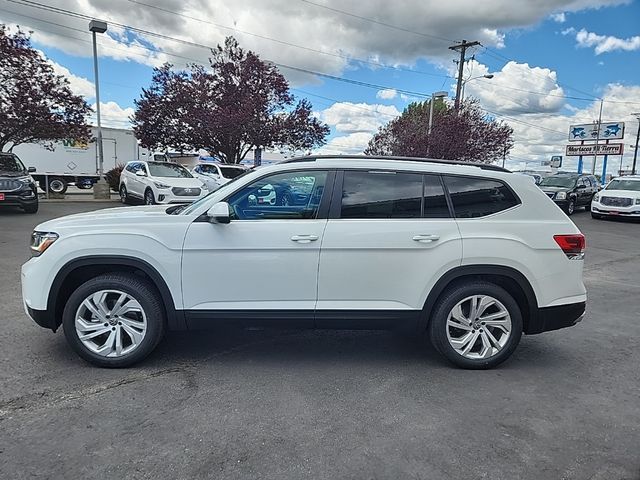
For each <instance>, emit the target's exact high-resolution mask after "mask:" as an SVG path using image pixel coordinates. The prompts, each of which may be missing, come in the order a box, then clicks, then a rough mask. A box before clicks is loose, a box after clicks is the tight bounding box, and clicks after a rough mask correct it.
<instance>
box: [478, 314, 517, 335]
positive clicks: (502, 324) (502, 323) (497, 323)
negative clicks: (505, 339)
mask: <svg viewBox="0 0 640 480" xmlns="http://www.w3.org/2000/svg"><path fill="white" fill-rule="evenodd" d="M483 322H484V323H485V324H486V326H487V327H494V328H499V329H500V330H502V331H503V332H504V333H509V332H510V331H511V319H510V318H509V317H505V318H503V319H501V320H483Z"/></svg>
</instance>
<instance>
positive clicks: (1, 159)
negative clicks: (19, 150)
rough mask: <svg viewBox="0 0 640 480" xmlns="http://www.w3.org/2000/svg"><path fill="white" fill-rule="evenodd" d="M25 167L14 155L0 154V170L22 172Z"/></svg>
mask: <svg viewBox="0 0 640 480" xmlns="http://www.w3.org/2000/svg"><path fill="white" fill-rule="evenodd" d="M25 170H26V168H24V165H23V164H22V162H21V161H20V159H19V158H18V157H16V156H14V155H0V172H24V171H25Z"/></svg>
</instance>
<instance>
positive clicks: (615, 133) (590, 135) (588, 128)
mask: <svg viewBox="0 0 640 480" xmlns="http://www.w3.org/2000/svg"><path fill="white" fill-rule="evenodd" d="M598 133H599V134H598ZM623 138H624V122H602V123H601V124H600V129H599V130H598V125H597V124H596V123H583V124H580V125H571V126H570V127H569V141H570V142H579V141H582V140H598V139H600V140H622V139H623Z"/></svg>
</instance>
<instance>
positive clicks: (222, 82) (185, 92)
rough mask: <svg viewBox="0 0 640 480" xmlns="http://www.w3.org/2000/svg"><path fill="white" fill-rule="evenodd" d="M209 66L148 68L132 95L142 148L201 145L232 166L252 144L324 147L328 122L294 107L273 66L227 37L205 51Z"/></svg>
mask: <svg viewBox="0 0 640 480" xmlns="http://www.w3.org/2000/svg"><path fill="white" fill-rule="evenodd" d="M209 62H210V68H204V67H202V66H198V65H190V66H189V71H188V72H185V71H175V70H173V68H172V65H170V64H165V65H164V66H162V67H161V68H157V69H155V70H154V74H153V78H152V81H151V86H150V87H149V88H148V89H143V91H142V95H141V97H140V99H139V100H136V102H135V104H136V112H135V114H134V117H133V123H134V131H135V133H136V136H137V137H138V138H139V139H140V142H141V144H142V146H144V147H147V148H165V149H166V148H171V149H176V150H180V151H183V150H186V149H201V148H202V149H205V150H207V151H209V153H210V154H212V155H214V156H216V157H219V158H221V159H222V160H224V161H226V162H228V163H239V162H240V161H241V160H242V159H244V158H245V156H246V155H247V153H249V151H251V150H252V149H253V148H255V147H265V148H285V149H289V150H292V151H303V150H309V149H311V148H313V147H314V146H319V145H323V144H324V138H325V137H326V136H327V135H328V134H329V127H328V126H326V125H324V124H323V123H321V122H320V121H318V120H317V119H316V118H314V117H313V116H312V108H311V104H310V103H309V102H308V101H306V100H302V101H300V102H298V103H297V104H295V100H294V97H293V96H292V95H291V94H290V93H289V84H288V82H287V80H286V79H285V78H284V76H283V75H282V74H281V73H280V72H279V71H278V69H277V68H276V67H275V66H274V65H272V64H269V63H266V62H264V61H262V60H261V59H260V58H259V57H258V56H257V55H256V54H255V53H253V52H250V51H245V50H243V49H242V48H240V46H239V45H238V42H237V41H236V40H235V39H233V38H232V37H228V38H227V39H226V40H225V44H224V46H218V47H217V48H216V49H214V50H212V51H211V58H210V59H209Z"/></svg>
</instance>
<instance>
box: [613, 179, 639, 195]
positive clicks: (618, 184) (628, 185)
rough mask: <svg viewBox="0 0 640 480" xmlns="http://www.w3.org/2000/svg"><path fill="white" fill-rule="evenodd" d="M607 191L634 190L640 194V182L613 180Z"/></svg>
mask: <svg viewBox="0 0 640 480" xmlns="http://www.w3.org/2000/svg"><path fill="white" fill-rule="evenodd" d="M605 190H632V191H634V192H640V180H623V179H619V180H611V182H609V185H607V188H605Z"/></svg>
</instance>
